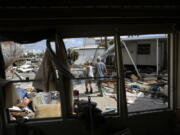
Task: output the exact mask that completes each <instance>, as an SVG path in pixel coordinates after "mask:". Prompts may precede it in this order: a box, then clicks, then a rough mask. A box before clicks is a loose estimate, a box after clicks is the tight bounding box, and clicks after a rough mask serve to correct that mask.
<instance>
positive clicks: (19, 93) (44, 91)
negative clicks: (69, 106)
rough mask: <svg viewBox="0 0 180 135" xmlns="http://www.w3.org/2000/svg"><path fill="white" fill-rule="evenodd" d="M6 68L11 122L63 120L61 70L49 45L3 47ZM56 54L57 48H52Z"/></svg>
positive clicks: (8, 44) (9, 44)
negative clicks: (58, 81) (56, 118)
mask: <svg viewBox="0 0 180 135" xmlns="http://www.w3.org/2000/svg"><path fill="white" fill-rule="evenodd" d="M1 47H2V52H3V57H4V60H5V65H6V67H5V68H6V80H7V81H9V82H10V83H8V85H7V86H6V87H5V89H6V90H5V91H6V101H5V102H6V108H7V109H8V113H9V119H10V120H17V119H19V118H25V119H36V118H50V117H60V116H61V103H60V92H59V90H58V89H57V86H56V81H57V79H58V77H57V69H56V66H55V65H54V63H53V60H52V59H51V57H50V53H49V51H48V50H47V48H46V41H45V40H43V41H40V42H37V43H34V44H24V45H23V44H17V43H14V42H2V43H1ZM51 47H52V50H53V51H54V52H55V51H56V50H55V44H54V43H52V45H51Z"/></svg>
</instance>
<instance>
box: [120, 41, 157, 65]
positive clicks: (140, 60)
mask: <svg viewBox="0 0 180 135" xmlns="http://www.w3.org/2000/svg"><path fill="white" fill-rule="evenodd" d="M125 43H126V45H127V48H128V49H129V52H130V54H131V56H132V58H133V60H134V62H135V64H136V65H153V66H156V47H157V46H156V44H157V41H156V40H155V39H154V40H142V41H126V42H125ZM138 44H151V50H150V55H138V54H137V45H138ZM123 61H124V64H130V65H131V64H132V62H131V61H130V58H129V56H128V54H127V52H126V51H125V49H124V48H123Z"/></svg>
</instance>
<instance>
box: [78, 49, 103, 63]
mask: <svg viewBox="0 0 180 135" xmlns="http://www.w3.org/2000/svg"><path fill="white" fill-rule="evenodd" d="M96 50H97V52H96ZM76 51H77V52H78V54H79V57H78V59H77V60H76V61H75V63H74V64H84V63H85V62H87V61H90V62H96V58H97V57H98V56H101V55H102V54H103V53H104V52H105V49H104V48H99V49H96V48H94V49H77V50H76ZM95 54H96V55H95ZM94 56H95V59H94V61H92V60H93V58H94Z"/></svg>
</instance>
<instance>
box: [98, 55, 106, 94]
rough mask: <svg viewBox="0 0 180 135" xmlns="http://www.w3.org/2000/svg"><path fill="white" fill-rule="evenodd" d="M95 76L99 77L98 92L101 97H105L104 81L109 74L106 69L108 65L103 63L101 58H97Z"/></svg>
mask: <svg viewBox="0 0 180 135" xmlns="http://www.w3.org/2000/svg"><path fill="white" fill-rule="evenodd" d="M95 74H96V77H98V79H97V80H98V82H97V85H98V90H99V92H100V94H99V96H101V97H102V96H103V92H102V81H103V80H104V77H105V74H107V69H106V65H105V64H104V63H103V62H102V61H101V58H100V57H98V58H97V63H96V65H95Z"/></svg>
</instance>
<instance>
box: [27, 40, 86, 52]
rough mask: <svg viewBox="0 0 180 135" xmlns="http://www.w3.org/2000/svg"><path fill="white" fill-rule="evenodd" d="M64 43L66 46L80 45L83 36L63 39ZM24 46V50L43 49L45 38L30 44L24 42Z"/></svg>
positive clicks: (44, 47)
mask: <svg viewBox="0 0 180 135" xmlns="http://www.w3.org/2000/svg"><path fill="white" fill-rule="evenodd" d="M64 43H65V46H66V48H70V47H77V46H82V45H83V38H70V39H64ZM24 48H25V49H26V50H35V51H41V50H45V49H46V40H42V41H39V42H36V43H32V44H25V47H24Z"/></svg>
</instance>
